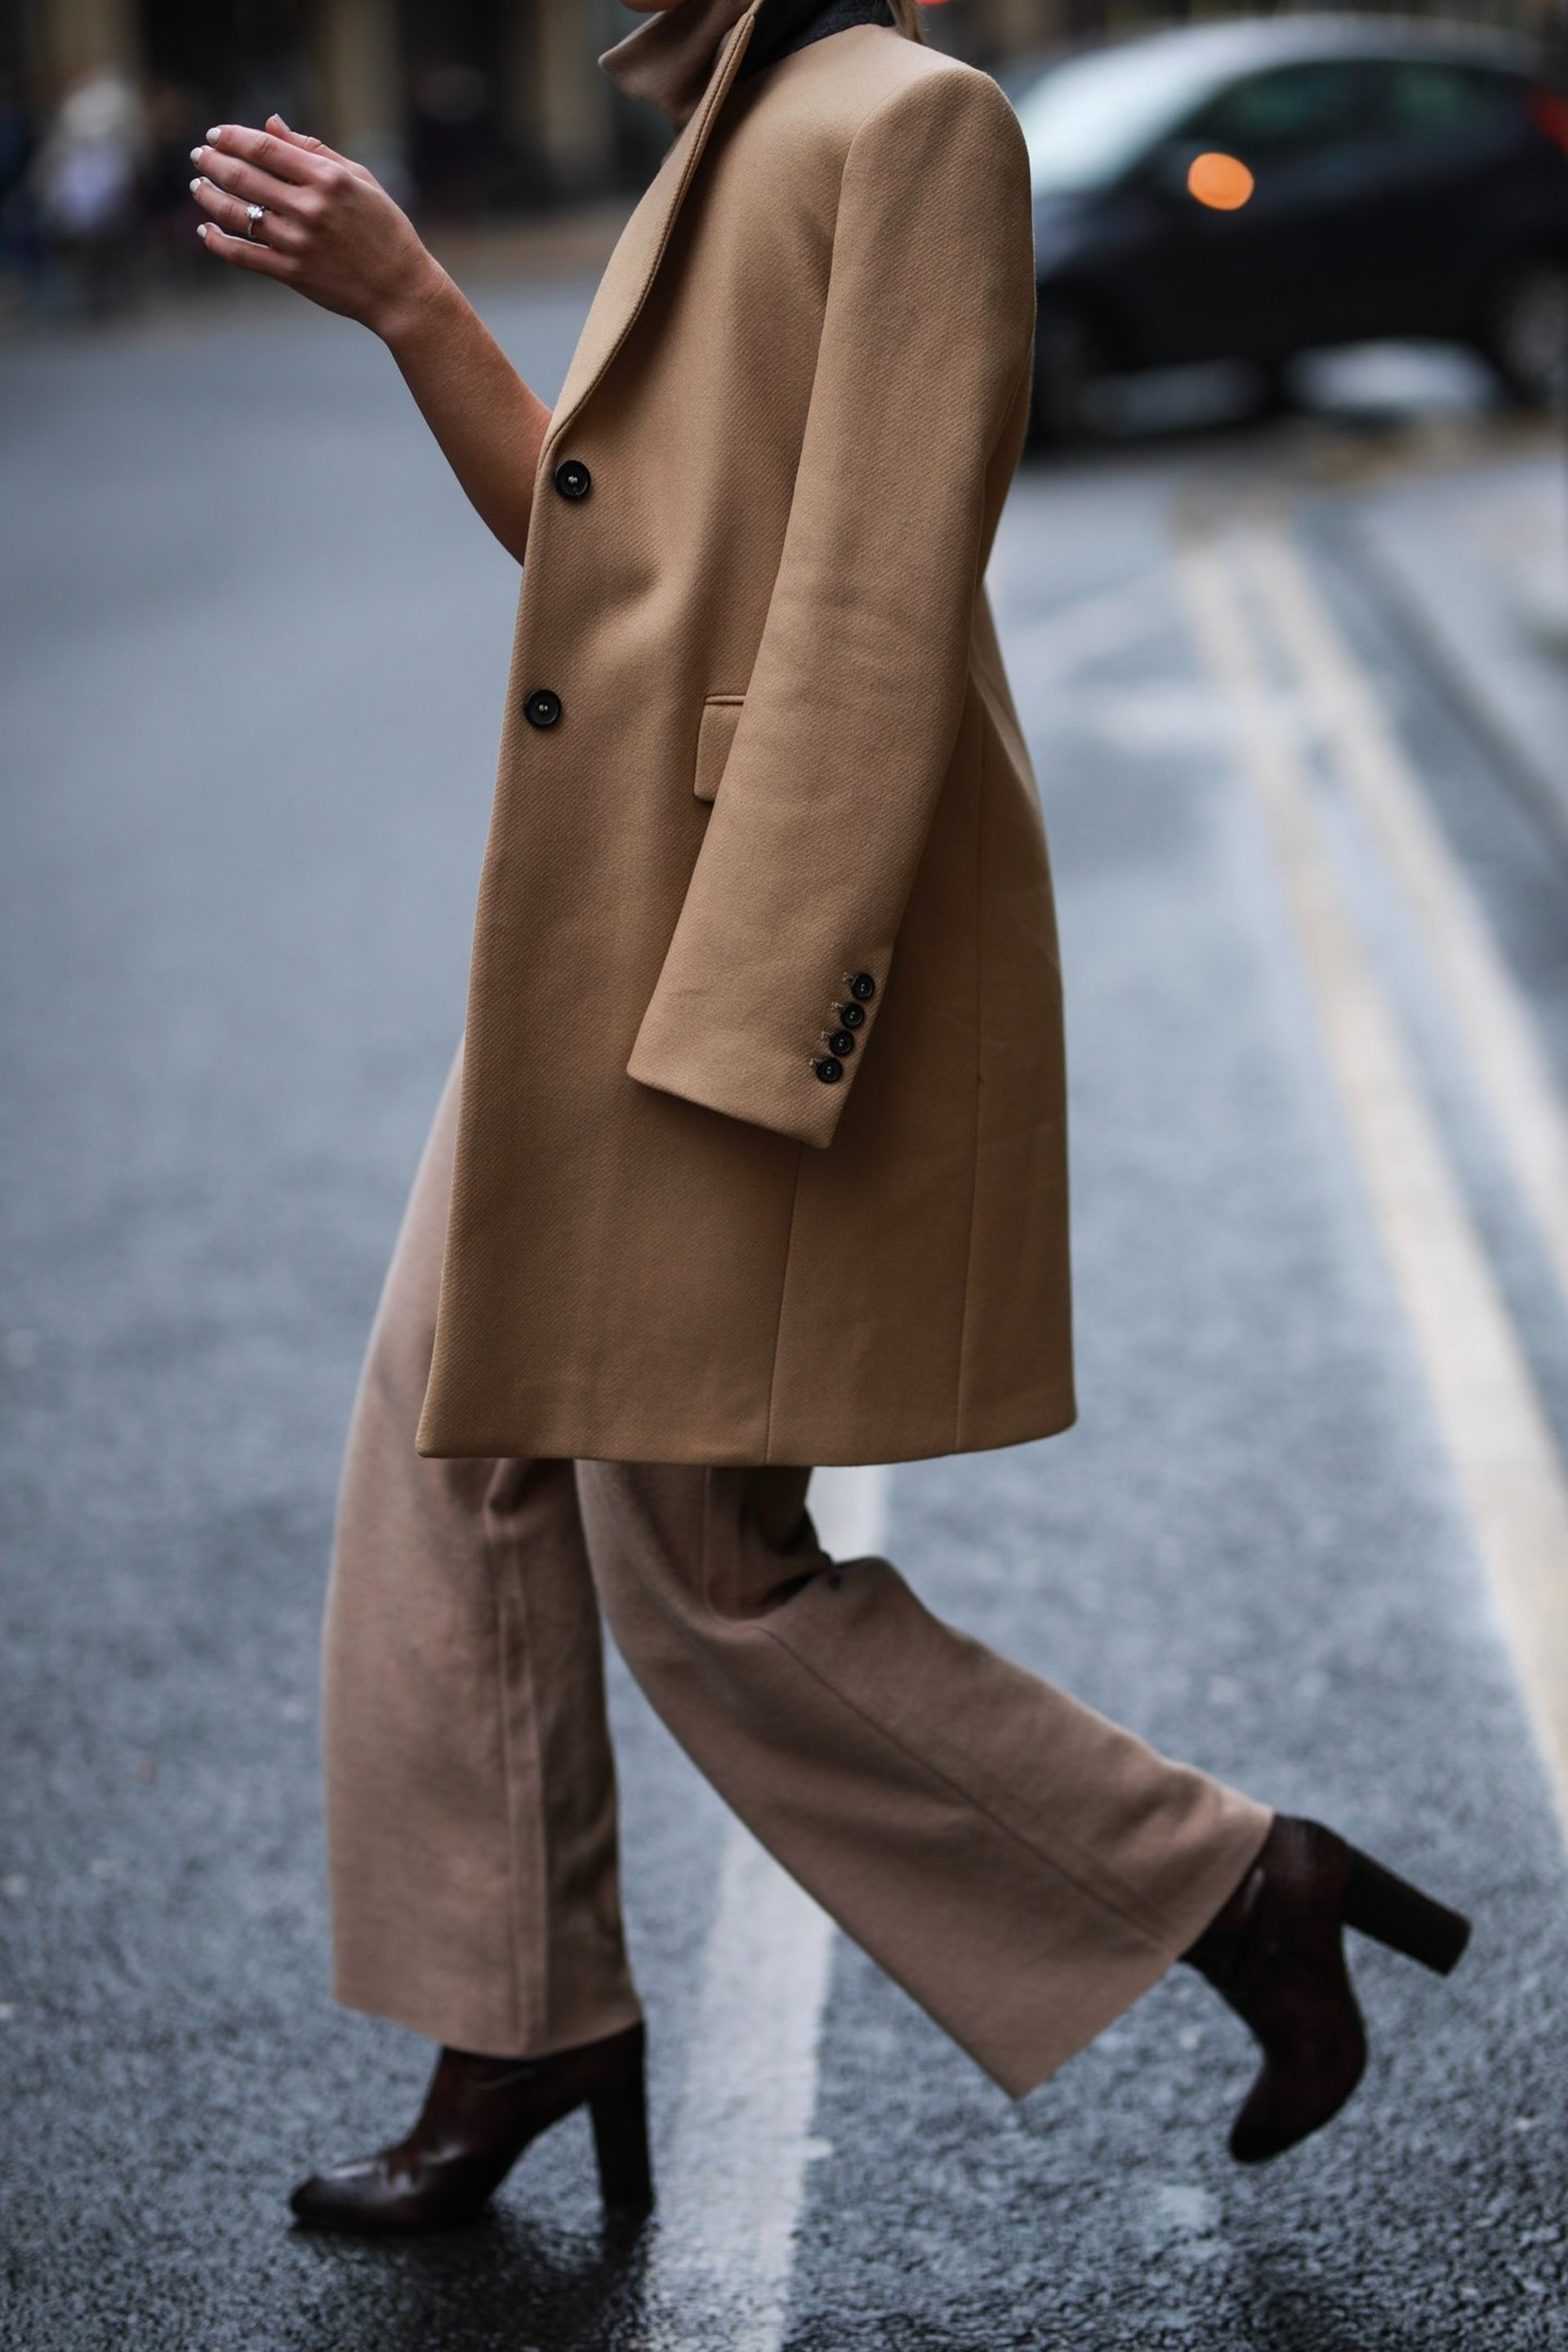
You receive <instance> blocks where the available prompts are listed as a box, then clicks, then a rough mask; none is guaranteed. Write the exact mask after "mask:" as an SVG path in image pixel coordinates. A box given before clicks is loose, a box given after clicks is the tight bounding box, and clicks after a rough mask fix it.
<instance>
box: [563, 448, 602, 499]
mask: <svg viewBox="0 0 1568 2352" xmlns="http://www.w3.org/2000/svg"><path fill="white" fill-rule="evenodd" d="M555 487H556V488H557V489H558V490H559V491H560V493H561V495H562V497H563V499H585V498H586V497H587V495H588V493H589V491H590V490H591V489H592V488H593V487H594V477H593V475H592V474H591V473H590V472H589V471H588V468H587V467H586V466H584V463H583V460H582V459H581V457H563V459H562V461H561V463H560V465H559V466H557V467H556V468H555Z"/></svg>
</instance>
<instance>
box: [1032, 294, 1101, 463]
mask: <svg viewBox="0 0 1568 2352" xmlns="http://www.w3.org/2000/svg"><path fill="white" fill-rule="evenodd" d="M1108 373H1110V355H1109V353H1108V352H1107V350H1106V346H1105V340H1104V338H1103V336H1102V335H1101V334H1100V331H1099V329H1098V328H1097V327H1096V326H1095V325H1094V324H1093V322H1092V321H1091V320H1089V319H1086V318H1085V317H1084V315H1083V313H1082V312H1081V311H1080V310H1067V309H1065V308H1060V307H1058V306H1057V305H1056V304H1047V305H1045V306H1043V307H1042V309H1041V311H1040V316H1039V320H1038V323H1037V326H1036V329H1035V383H1034V400H1033V404H1032V405H1031V407H1030V411H1029V436H1030V438H1031V439H1032V440H1033V441H1034V442H1035V443H1036V444H1037V446H1040V447H1043V448H1060V447H1062V446H1066V445H1068V444H1070V443H1072V442H1074V441H1082V440H1084V439H1086V438H1087V437H1088V436H1089V433H1090V432H1091V431H1092V430H1093V425H1094V419H1093V415H1092V413H1091V407H1090V397H1089V396H1090V394H1091V393H1092V391H1093V388H1094V386H1095V385H1096V384H1097V383H1099V382H1100V378H1101V377H1102V376H1104V375H1106V374H1108Z"/></svg>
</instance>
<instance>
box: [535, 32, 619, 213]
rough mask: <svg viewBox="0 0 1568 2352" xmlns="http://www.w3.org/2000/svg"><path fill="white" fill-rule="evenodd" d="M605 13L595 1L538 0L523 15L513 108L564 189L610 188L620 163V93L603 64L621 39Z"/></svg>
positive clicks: (552, 181) (555, 183)
mask: <svg viewBox="0 0 1568 2352" xmlns="http://www.w3.org/2000/svg"><path fill="white" fill-rule="evenodd" d="M603 15H604V12H603V11H602V10H601V9H599V8H597V7H595V6H592V5H588V0H531V5H529V6H528V7H527V8H526V10H525V9H524V8H522V7H521V5H520V6H519V8H518V12H517V34H516V38H515V40H514V43H513V47H512V53H511V61H510V72H509V75H508V81H509V85H510V86H509V89H508V91H507V99H508V112H509V114H510V120H511V121H512V123H513V124H514V126H515V127H516V129H517V130H518V131H521V133H522V135H523V137H524V138H525V139H526V140H527V142H528V144H529V146H530V147H531V149H532V151H533V152H534V153H535V154H536V155H538V156H539V157H540V158H541V160H542V163H543V165H544V169H545V173H546V174H547V176H548V179H549V181H550V184H551V185H552V187H553V188H555V189H558V190H560V191H561V192H562V193H563V194H572V193H574V192H585V191H589V190H593V189H596V188H601V187H603V186H604V185H605V183H606V181H607V180H608V177H609V173H610V169H611V166H612V164H613V163H614V160H615V118H614V113H613V110H612V95H613V94H612V92H611V89H610V85H609V83H608V81H607V80H606V79H605V76H604V75H603V74H602V73H601V72H600V71H599V68H598V63H597V60H598V55H599V52H600V50H601V49H603V48H607V47H608V46H609V43H610V41H611V39H613V38H614V34H613V32H612V33H606V32H605V29H604V26H603V21H602V19H603ZM627 22H628V23H629V22H630V19H629V18H628V19H627Z"/></svg>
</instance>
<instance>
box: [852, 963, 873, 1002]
mask: <svg viewBox="0 0 1568 2352" xmlns="http://www.w3.org/2000/svg"><path fill="white" fill-rule="evenodd" d="M849 993H850V995H851V996H858V998H859V999H860V1002H861V1003H862V1004H869V1003H870V1002H871V999H872V998H873V997H874V996H875V995H876V993H877V983H876V982H875V981H874V980H873V979H872V977H871V975H870V973H869V972H868V971H858V972H857V973H856V975H855V977H854V979H853V980H852V981H851V982H850V983H849Z"/></svg>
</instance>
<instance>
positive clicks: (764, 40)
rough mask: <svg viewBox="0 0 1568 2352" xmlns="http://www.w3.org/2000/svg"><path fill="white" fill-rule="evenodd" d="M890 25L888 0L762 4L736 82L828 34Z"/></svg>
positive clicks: (797, 0)
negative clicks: (868, 26) (863, 27)
mask: <svg viewBox="0 0 1568 2352" xmlns="http://www.w3.org/2000/svg"><path fill="white" fill-rule="evenodd" d="M892 21H893V14H892V10H891V9H890V8H889V6H888V5H887V0H765V5H763V10H762V12H761V14H760V15H759V16H758V18H757V22H756V26H755V29H754V30H753V32H752V41H751V47H749V48H748V49H747V51H746V55H745V59H744V62H743V63H742V67H741V70H740V74H739V76H738V77H737V79H740V80H741V81H745V80H747V79H749V77H750V76H751V75H752V74H754V73H761V72H763V69H764V68H766V67H768V66H772V65H776V64H777V63H778V61H779V59H780V58H787V57H788V56H789V55H790V53H791V52H792V50H795V49H804V48H805V47H809V45H810V44H811V42H813V41H822V40H826V37H827V36H828V34H829V33H843V32H847V30H848V28H849V26H851V25H890V24H891V23H892Z"/></svg>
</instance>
